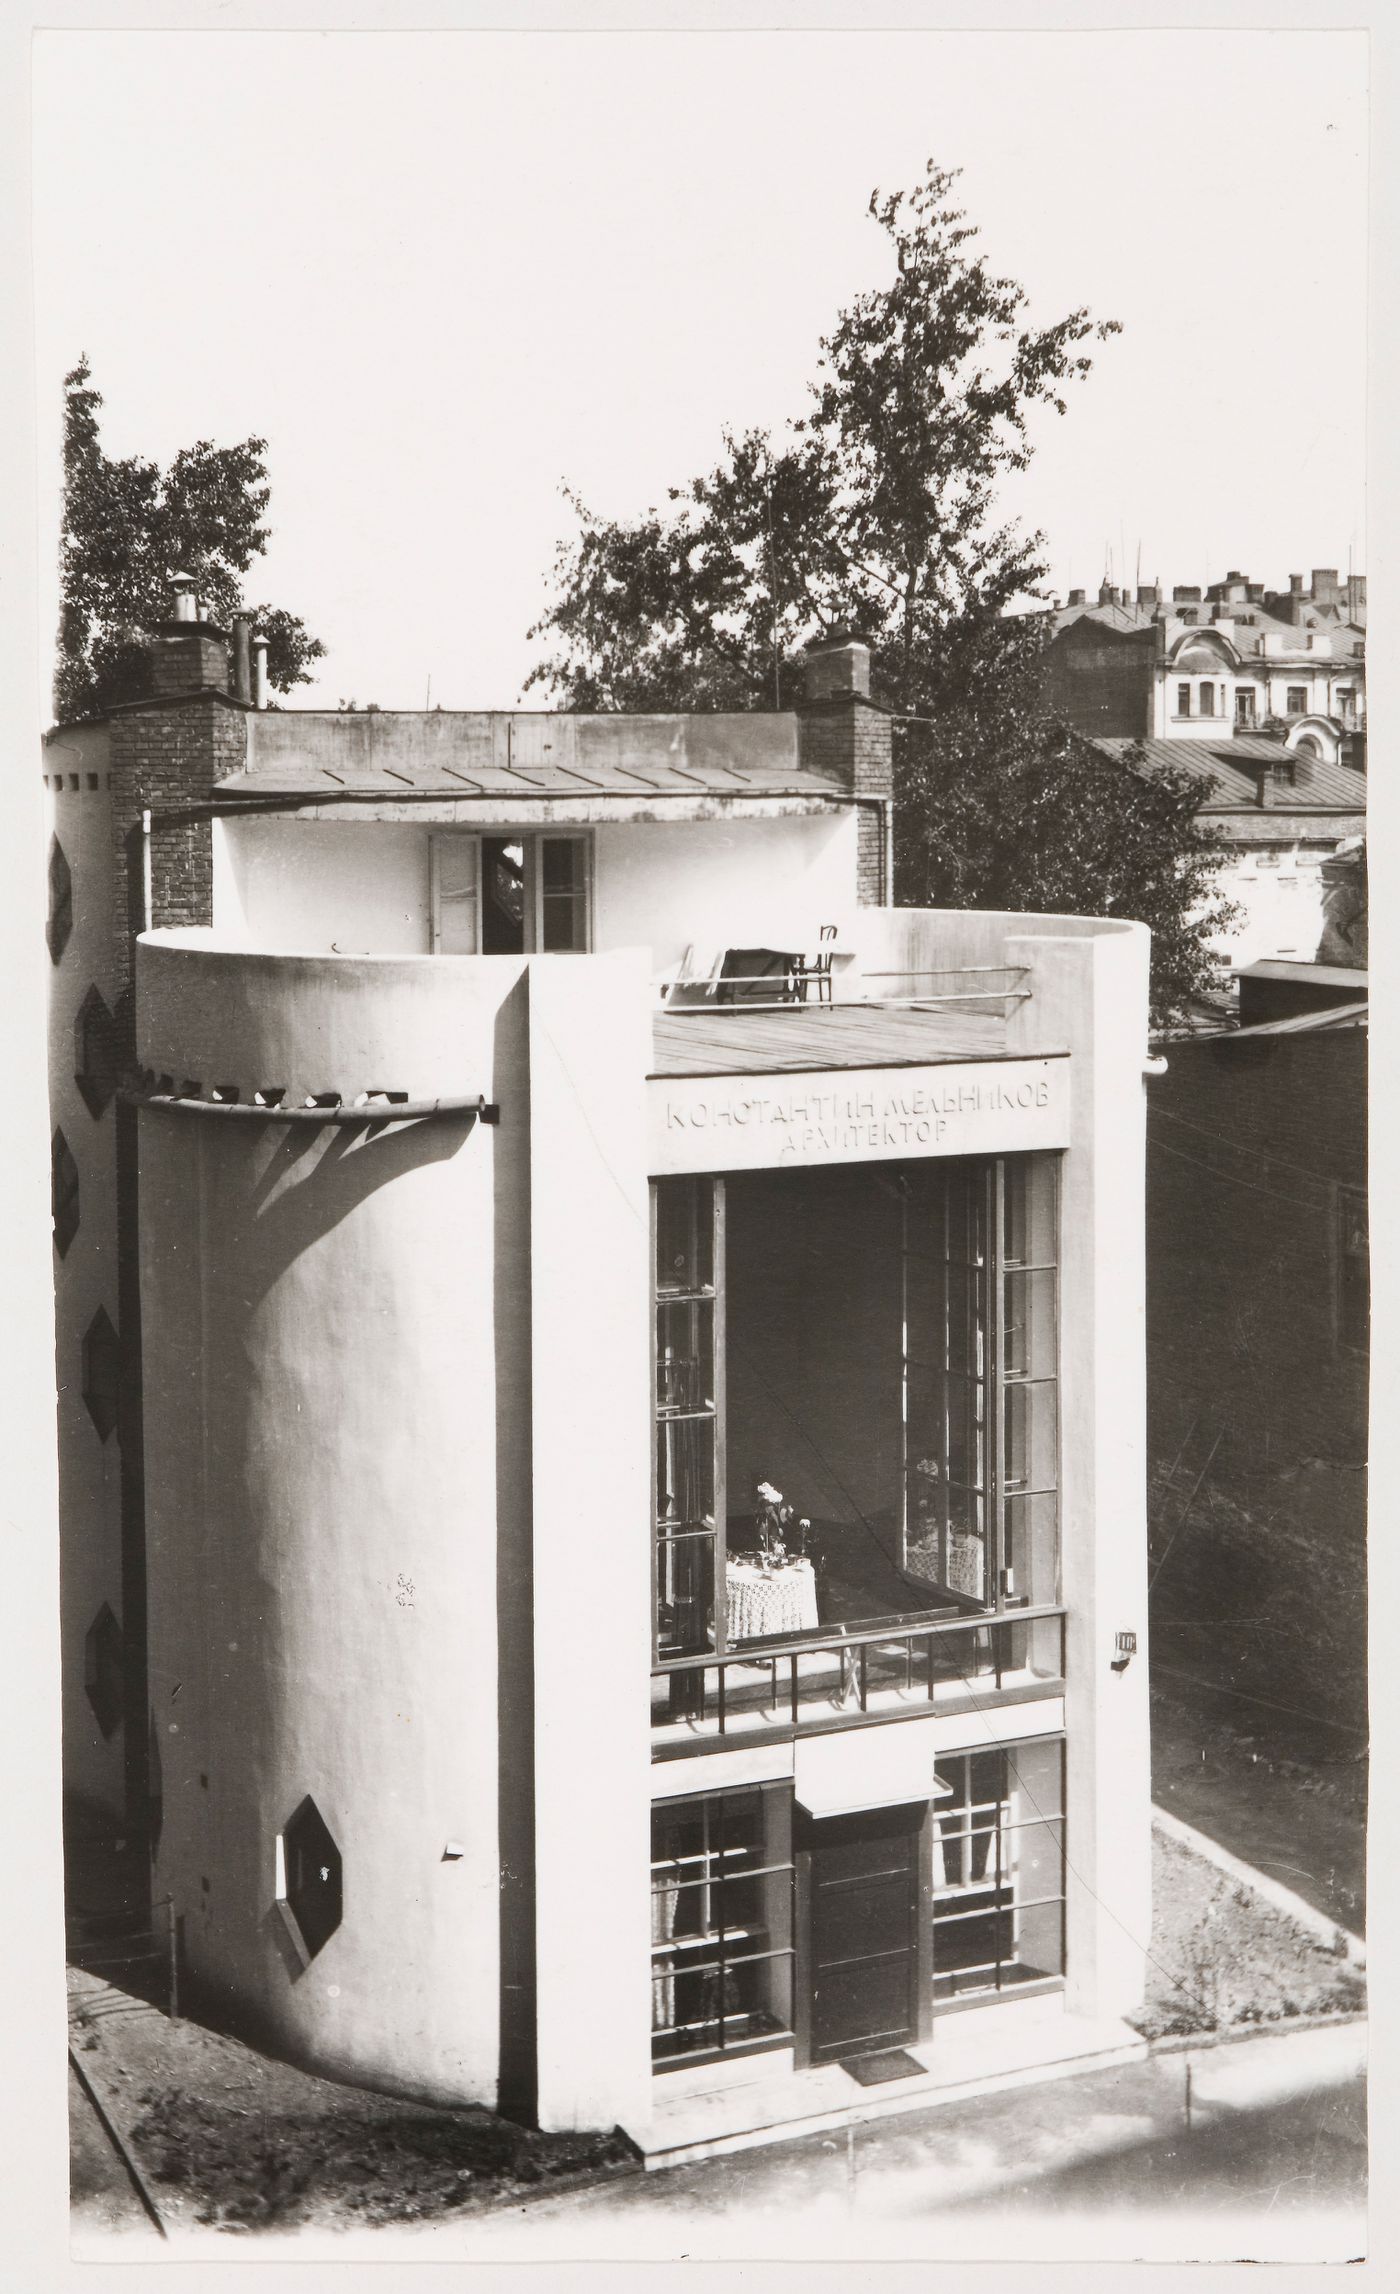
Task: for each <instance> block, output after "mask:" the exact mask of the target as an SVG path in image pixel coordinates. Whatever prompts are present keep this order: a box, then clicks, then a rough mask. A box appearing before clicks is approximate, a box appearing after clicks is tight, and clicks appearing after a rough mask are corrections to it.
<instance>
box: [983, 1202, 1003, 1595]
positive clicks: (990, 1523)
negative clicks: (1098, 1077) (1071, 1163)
mask: <svg viewBox="0 0 1400 2294" xmlns="http://www.w3.org/2000/svg"><path fill="white" fill-rule="evenodd" d="M987 1194H988V1198H989V1200H988V1229H989V1231H988V1235H987V1248H986V1251H985V1252H984V1254H983V1256H984V1261H985V1264H984V1270H983V1272H984V1278H985V1281H986V1309H985V1315H984V1322H985V1327H986V1332H987V1382H988V1388H989V1392H988V1404H989V1408H988V1420H989V1426H988V1440H989V1448H990V1453H991V1454H990V1456H989V1457H988V1460H987V1547H988V1551H987V1565H988V1572H989V1582H988V1586H987V1592H988V1594H989V1595H990V1599H989V1600H988V1603H987V1606H988V1608H991V1609H998V1610H1000V1609H1004V1608H1005V1607H1006V1523H1005V1511H1006V1498H1005V1486H1004V1485H1005V1443H1006V1393H1005V1355H1006V1336H1005V1330H1004V1327H1003V1325H1004V1322H1005V1300H1004V1295H1003V1294H1004V1291H1005V1280H1004V1276H1003V1272H1002V1266H1003V1260H1004V1257H1005V1250H1004V1244H1003V1230H1004V1226H1005V1219H1006V1166H1005V1164H1004V1163H1003V1162H1002V1160H1001V1158H1000V1157H998V1158H997V1160H996V1161H995V1162H994V1163H993V1165H992V1167H991V1169H990V1171H989V1172H988V1174H987Z"/></svg>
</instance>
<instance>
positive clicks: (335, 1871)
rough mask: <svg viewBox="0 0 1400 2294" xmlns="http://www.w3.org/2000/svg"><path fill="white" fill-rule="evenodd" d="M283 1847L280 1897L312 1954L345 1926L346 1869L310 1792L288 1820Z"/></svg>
mask: <svg viewBox="0 0 1400 2294" xmlns="http://www.w3.org/2000/svg"><path fill="white" fill-rule="evenodd" d="M279 1848H280V1854H279V1858H278V1864H279V1871H278V1882H279V1887H278V1896H279V1901H280V1902H281V1904H282V1907H283V1910H284V1911H285V1912H287V1913H289V1914H290V1915H291V1919H292V1921H293V1923H294V1924H295V1928H296V1932H297V1935H298V1936H299V1938H300V1940H301V1944H302V1947H303V1949H304V1951H305V1953H306V1957H307V1958H308V1960H311V1959H314V1958H315V1957H316V1954H317V1952H318V1951H320V1949H321V1947H322V1945H323V1944H326V1943H329V1941H330V1939H331V1937H332V1936H333V1935H334V1934H335V1931H336V1929H337V1928H338V1927H339V1926H340V1917H341V1910H342V1875H341V1862H340V1850H339V1849H338V1848H337V1846H336V1844H335V1842H334V1840H333V1839H332V1838H331V1834H330V1828H329V1826H328V1825H327V1823H326V1820H325V1817H324V1816H323V1815H322V1814H321V1811H320V1809H319V1808H318V1807H317V1806H316V1803H315V1801H314V1800H313V1799H312V1798H311V1795H310V1793H308V1794H307V1796H306V1798H305V1800H303V1801H302V1803H301V1806H300V1807H299V1808H298V1809H297V1811H296V1813H295V1815H294V1816H293V1817H292V1818H291V1820H290V1822H289V1823H288V1825H287V1829H286V1831H285V1832H284V1833H283V1835H282V1838H281V1841H280V1843H279Z"/></svg>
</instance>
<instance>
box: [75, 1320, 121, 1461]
mask: <svg viewBox="0 0 1400 2294" xmlns="http://www.w3.org/2000/svg"><path fill="white" fill-rule="evenodd" d="M121 1369H122V1342H121V1340H120V1339H119V1338H118V1336H117V1334H116V1332H115V1330H114V1329H113V1328H112V1325H111V1322H110V1320H109V1318H108V1314H107V1309H106V1307H105V1306H99V1308H98V1309H97V1312H96V1314H95V1315H94V1316H93V1318H92V1320H91V1322H90V1323H89V1324H88V1326H87V1329H86V1330H85V1331H84V1333H83V1400H84V1401H85V1402H86V1404H87V1406H88V1416H89V1417H90V1418H91V1420H92V1422H93V1424H94V1426H96V1428H97V1431H98V1433H99V1435H100V1436H101V1438H102V1440H103V1441H104V1442H105V1441H106V1439H107V1437H108V1435H109V1434H111V1433H112V1432H113V1431H114V1430H115V1428H116V1423H117V1418H118V1415H119V1412H120V1406H121Z"/></svg>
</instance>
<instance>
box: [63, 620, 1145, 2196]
mask: <svg viewBox="0 0 1400 2294" xmlns="http://www.w3.org/2000/svg"><path fill="white" fill-rule="evenodd" d="M247 657H248V649H247V644H246V630H245V631H243V632H241V633H240V634H239V637H238V641H237V643H236V645H235V649H234V658H235V670H234V685H235V688H236V689H235V690H233V691H230V690H229V667H228V654H227V648H226V646H225V644H224V641H223V639H222V637H221V636H220V634H219V633H218V632H217V631H214V630H211V629H209V628H207V627H206V626H205V625H204V624H202V623H199V622H197V621H194V622H191V621H189V620H177V621H176V622H174V623H172V624H170V625H167V627H166V628H165V629H164V630H163V632H162V633H161V635H160V638H159V640H158V643H157V648H156V677H157V697H156V698H155V699H153V700H152V701H150V702H148V703H140V704H134V705H131V706H129V707H127V708H125V709H123V710H120V711H118V712H116V713H114V714H113V715H112V716H111V718H110V719H109V720H108V721H106V722H104V723H100V724H89V725H80V726H69V727H64V728H60V729H59V730H58V731H57V732H55V733H54V734H53V735H51V736H50V738H49V740H48V742H47V744H46V752H45V775H46V780H47V782H48V785H49V788H50V791H51V794H52V801H53V807H54V823H55V826H54V839H53V845H52V849H51V866H50V895H51V898H50V952H51V955H52V957H53V962H54V968H55V970H54V1007H53V1009H54V1020H53V1026H54V1034H53V1047H54V1048H53V1065H54V1079H55V1080H54V1110H55V1124H56V1129H55V1133H54V1204H55V1239H56V1246H57V1251H58V1266H57V1285H58V1300H59V1384H60V1390H61V1410H60V1419H61V1448H62V1486H63V1512H64V1523H63V1538H64V1570H63V1604H64V1623H63V1629H64V1640H65V1649H66V1655H67V1666H68V1680H67V1687H66V1707H65V1710H66V1733H67V1758H68V1771H69V1779H70V1784H71V1786H72V1788H73V1789H74V1790H75V1791H77V1792H81V1793H83V1794H85V1795H87V1796H88V1797H89V1798H91V1799H95V1800H97V1801H100V1802H102V1803H104V1804H105V1805H106V1806H107V1807H108V1808H109V1809H111V1810H112V1811H114V1812H115V1813H117V1814H118V1815H119V1816H120V1817H121V1819H122V1821H123V1823H124V1824H125V1825H126V1826H128V1827H129V1828H130V1832H131V1836H132V1837H133V1838H136V1839H139V1840H142V1841H144V1842H145V1843H146V1844H147V1846H148V1847H149V1849H150V1852H151V1857H152V1887H153V1891H154V1894H155V1897H156V1898H157V1899H165V1898H169V1899H170V1900H171V1903H172V1907H173V1910H172V1918H173V1921H174V1924H175V1930H176V1933H177V1934H178V1936H179V1939H180V1943H179V1950H180V1970H181V1991H182V1997H185V1998H188V1999H192V2000H194V2001H196V2002H198V2003H200V2006H201V2011H202V2012H204V2013H206V2014H207V2015H209V2016H210V2017H211V2018H212V2019H215V2020H218V2021H221V2022H226V2023H229V2024H231V2025H233V2026H234V2027H236V2028H238V2029H239V2030H241V2031H244V2032H246V2033H248V2034H249V2035H254V2036H257V2037H258V2038H260V2039H261V2040H262V2041H263V2043H264V2044H266V2045H268V2046H270V2047H272V2048H274V2049H276V2050H279V2051H282V2052H284V2053H286V2054H288V2055H290V2056H293V2057H295V2058H296V2059H297V2060H299V2061H302V2062H304V2063H306V2064H309V2065H310V2066H312V2067H313V2068H316V2069H318V2070H321V2071H323V2072H325V2073H327V2074H329V2075H331V2076H335V2077H341V2078H349V2079H352V2080H357V2081H361V2082H364V2083H366V2084H368V2085H372V2086H377V2087H382V2088H386V2089H389V2090H391V2091H398V2092H402V2093H404V2094H407V2095H413V2096H417V2097H420V2098H423V2099H439V2100H443V2101H450V2102H458V2103H465V2102H478V2103H484V2104H488V2105H497V2104H499V2105H502V2106H503V2107H506V2108H509V2109H512V2110H515V2111H520V2112H527V2113H529V2114H531V2115H533V2116H534V2117H535V2118H536V2119H537V2120H538V2122H539V2123H540V2124H542V2125H544V2126H546V2127H553V2128H567V2127H586V2126H608V2125H611V2124H613V2123H615V2122H616V2123H621V2124H622V2125H624V2126H625V2127H627V2128H628V2129H629V2130H630V2131H632V2132H633V2133H634V2134H635V2135H636V2137H637V2139H638V2141H639V2142H641V2143H642V2144H643V2145H644V2147H645V2148H646V2149H647V2150H648V2153H649V2155H650V2156H652V2157H672V2158H674V2157H676V2156H678V2155H684V2153H685V2152H686V2150H687V2147H688V2146H690V2145H693V2144H695V2143H697V2142H710V2141H714V2140H718V2139H736V2138H738V2137H741V2136H743V2135H745V2134H748V2135H750V2136H752V2135H755V2134H757V2133H760V2132H761V2131H763V2130H764V2129H767V2128H771V2127H775V2126H778V2125H782V2124H787V2125H791V2124H793V2123H800V2122H801V2121H802V2120H804V2119H813V2118H823V2117H827V2116H828V2115H830V2114H832V2113H835V2114H836V2115H837V2117H838V2118H839V2117H840V2115H841V2114H842V2113H849V2112H851V2111H853V2110H858V2109H859V2108H862V2107H868V2105H866V2104H863V2103H862V2098H863V2097H864V2096H865V2087H864V2085H863V2084H862V2082H861V2080H860V2079H858V2078H857V2077H856V2076H854V2075H852V2074H850V2073H848V2072H847V2071H846V2070H845V2069H843V2068H842V2067H841V2066H842V2065H843V2064H846V2063H850V2062H852V2061H855V2060H857V2059H860V2058H864V2057H867V2056H869V2055H871V2054H874V2053H883V2054H885V2055H886V2056H888V2053H889V2051H890V2050H891V2049H893V2048H896V2047H905V2048H907V2049H908V2050H909V2051H910V2057H911V2059H910V2061H909V2062H906V2063H904V2064H902V2065H901V2064H897V2063H891V2062H889V2061H886V2062H885V2063H884V2064H883V2065H882V2066H879V2067H877V2075H884V2076H888V2074H889V2073H890V2072H891V2071H892V2070H893V2071H895V2072H899V2071H903V2072H905V2073H907V2074H908V2077H907V2079H906V2080H905V2083H904V2084H903V2086H901V2087H899V2088H893V2089H892V2088H891V2087H889V2086H886V2085H882V2086H880V2087H879V2089H878V2094H879V2097H880V2099H881V2101H882V2103H887V2102H888V2100H889V2099H890V2097H891V2096H892V2095H894V2094H896V2093H897V2094H901V2095H903V2096H904V2097H905V2098H906V2099H915V2098H917V2097H918V2096H920V2095H924V2094H927V2093H928V2092H929V2091H930V2090H933V2089H936V2088H937V2087H938V2086H939V2084H940V2083H941V2082H946V2081H947V2080H950V2079H955V2080H958V2081H962V2080H968V2079H972V2080H975V2079H977V2078H979V2077H983V2078H985V2077H990V2076H993V2075H996V2076H1001V2075H1005V2074H1007V2073H1008V2072H1011V2071H1015V2070H1016V2069H1017V2068H1030V2067H1034V2066H1035V2065H1037V2064H1042V2065H1043V2064H1045V2063H1047V2062H1050V2061H1055V2060H1063V2059H1065V2058H1067V2057H1079V2058H1085V2059H1087V2058H1088V2057H1090V2056H1093V2055H1095V2054H1098V2055H1105V2054H1107V2057H1108V2058H1109V2059H1112V2058H1113V2057H1114V2056H1115V2054H1116V2052H1117V2051H1119V2050H1121V2049H1122V2048H1123V2047H1125V2046H1129V2045H1131V2044H1134V2042H1133V2035H1132V2034H1131V2033H1130V2032H1128V2031H1127V2030H1126V2029H1125V2028H1124V2026H1123V2025H1122V2023H1121V2021H1120V2020H1119V2019H1120V2018H1121V2017H1122V2016H1123V2015H1125V2014H1126V2013H1128V2012H1129V2011H1131V2010H1132V2009H1133V2008H1134V2007H1135V2006H1136V2005H1137V2003H1138V2002H1139V2000H1140V1997H1141V1992H1142V1981H1143V1966H1144V1953H1145V1947H1146V1942H1147V1937H1148V1933H1149V1923H1150V1891H1149V1763H1148V1735H1147V1679H1146V1662H1145V1646H1144V1631H1145V1623H1146V1619H1145V1607H1146V1564H1145V1526H1144V1459H1145V1444H1144V1425H1145V1399H1144V1390H1143V1316H1144V1304H1143V1253H1144V1240H1143V1128H1144V1111H1143V1102H1144V1087H1143V1080H1142V1077H1143V1062H1144V1058H1145V1054H1146V1013H1147V934H1146V932H1145V931H1144V930H1143V929H1142V927H1140V926H1138V925H1135V924H1125V923H1120V922H1113V921H1095V920H1086V919H1082V918H1066V917H1027V916H1015V915H1012V916H1002V915H994V914H990V913H969V914H955V913H936V912H930V911H919V910H896V909H892V908H890V907H888V906H885V905H882V904H881V903H882V902H884V901H885V900H887V898H888V884H889V878H888V873H887V870H888V859H887V856H888V852H889V835H888V818H889V805H890V787H891V780H890V722H889V719H888V717H887V716H885V715H884V714H883V713H882V712H881V711H880V710H879V709H877V708H875V707H874V706H873V705H872V704H871V702H870V700H869V697H868V694H869V660H868V655H867V653H866V650H865V648H864V647H863V646H861V645H859V644H856V643H854V642H851V641H848V640H844V639H837V640H834V641H832V642H830V643H828V644H826V645H824V646H822V647H819V648H817V649H814V651H813V653H812V654H811V656H810V658H809V670H808V687H807V690H808V699H807V702H806V704H805V705H804V707H803V708H802V709H800V710H798V711H796V712H791V713H781V714H773V715H747V716H729V717H726V716H696V717H689V718H687V717H679V716H673V717H636V718H631V717H619V716H603V717H572V716H565V715H538V714H536V715H529V714H524V713H518V714H517V713H504V714H494V715H487V714H479V715H472V714H466V715H463V714H456V713H436V712H435V713H432V714H401V713H397V712H389V711H385V712H382V713H374V714H364V715H361V714H334V715H330V714H322V713H320V712H317V711H312V710H306V711H303V710H280V711H263V710H261V709H259V708H256V707H254V706H252V704H251V698H250V695H249V688H248V678H247V673H246V667H245V666H244V665H245V664H246V661H247ZM802 989H805V995H806V1000H805V1001H800V1000H795V997H796V995H797V994H798V993H800V991H801V990H802ZM762 1483H766V1484H775V1485H776V1486H777V1488H778V1489H780V1490H781V1491H782V1492H784V1493H785V1496H786V1499H787V1501H789V1502H790V1503H791V1504H792V1506H793V1507H794V1509H795V1516H800V1517H803V1518H804V1519H806V1520H808V1521H809V1522H810V1527H809V1528H806V1529H803V1530H799V1529H798V1527H797V1523H796V1519H795V1518H794V1520H793V1521H792V1522H790V1523H789V1524H788V1525H787V1528H786V1532H785V1542H786V1543H787V1544H788V1546H789V1548H791V1547H792V1546H793V1545H794V1543H796V1544H798V1545H800V1547H801V1548H803V1549H805V1550H800V1551H799V1552H798V1553H797V1554H796V1555H795V1556H794V1555H793V1554H792V1553H791V1552H790V1553H789V1557H788V1563H787V1565H786V1566H773V1567H769V1568H767V1569H765V1568H764V1567H763V1566H762V1565H761V1564H760V1562H759V1561H758V1560H756V1559H755V1558H754V1557H753V1556H754V1553H755V1550H756V1549H757V1548H759V1547H760V1546H761V1544H762V1542H763V1532H762V1530H761V1529H760V1527H759V1525H758V1521H757V1518H756V1516H757V1512H758V1510H761V1506H760V1500H759V1498H758V1496H757V1491H758V1485H760V1484H762ZM1134 1637H1136V1653H1134V1648H1133V1642H1134ZM1067 1825H1068V1827H1069V1835H1068V1837H1069V1838H1070V1839H1071V1840H1072V1842H1073V1848H1072V1853H1067V1851H1066V1826H1067ZM953 2010H962V2011H966V2012H959V2013H953V2012H951V2011H953Z"/></svg>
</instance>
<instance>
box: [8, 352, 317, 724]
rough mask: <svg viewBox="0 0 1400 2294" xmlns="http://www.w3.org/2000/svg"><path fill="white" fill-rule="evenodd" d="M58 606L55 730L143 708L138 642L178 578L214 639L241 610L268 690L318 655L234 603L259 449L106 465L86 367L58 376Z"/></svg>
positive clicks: (278, 612) (267, 618)
mask: <svg viewBox="0 0 1400 2294" xmlns="http://www.w3.org/2000/svg"><path fill="white" fill-rule="evenodd" d="M63 390H64V427H63V533H62V543H61V552H60V571H61V584H62V602H61V606H60V612H59V626H58V661H57V668H56V672H55V677H54V709H55V713H56V714H57V716H58V717H59V719H60V720H61V721H71V720H72V719H74V718H78V717H90V716H99V715H101V713H102V712H103V710H105V709H108V708H110V707H111V706H112V705H113V704H114V703H116V702H120V701H133V700H141V699H144V698H145V696H146V695H147V694H148V693H149V692H150V690H151V685H150V670H149V662H148V655H147V648H146V644H145V636H144V633H145V632H146V631H148V630H149V629H150V628H151V627H152V626H153V625H154V624H155V623H157V622H160V621H166V620H168V619H169V618H170V614H171V611H172V603H171V577H172V575H174V574H176V573H188V574H190V575H192V576H193V577H194V584H195V590H196V593H197V595H198V596H199V598H200V600H201V604H202V607H203V611H204V613H205V615H206V617H207V618H208V619H210V620H212V621H214V622H216V623H218V624H219V625H220V626H221V627H225V628H226V627H227V626H228V618H229V616H230V615H231V614H232V613H233V612H234V611H235V610H237V609H239V608H242V607H244V605H245V603H246V606H247V610H249V611H251V612H253V613H254V614H256V616H257V626H258V629H259V631H260V632H261V634H262V635H263V636H265V637H266V638H267V641H268V647H267V670H268V681H269V683H270V684H272V685H274V686H275V687H276V688H277V690H278V691H279V692H283V693H285V692H289V691H290V690H291V688H292V687H293V686H294V685H298V684H302V683H304V682H305V681H306V680H307V679H308V677H309V676H310V668H311V663H312V662H314V661H317V660H319V659H320V657H321V656H322V654H323V653H324V652H325V647H324V646H323V645H322V644H321V642H320V640H319V639H318V638H315V637H313V636H312V635H311V634H310V632H309V631H308V630H307V628H306V626H305V624H304V623H303V622H301V621H300V620H299V619H298V618H297V616H296V615H295V614H292V613H288V612H286V611H285V610H284V609H283V608H282V607H280V606H272V605H267V604H263V603H259V602H257V601H254V600H246V601H245V599H244V597H243V591H242V582H241V578H240V577H241V576H242V575H244V574H246V573H247V571H248V569H249V567H250V566H251V565H252V563H253V560H254V559H255V558H257V557H261V555H262V554H263V551H264V550H265V549H266V547H267V542H268V535H269V528H268V527H267V525H266V523H265V522H264V521H265V514H266V511H267V505H268V501H269V498H270V488H269V486H268V482H267V466H266V463H265V461H264V456H265V454H266V452H267V441H266V439H264V438H245V439H243V440H242V442H241V443H240V444H239V445H237V446H215V445H213V444H212V443H211V442H210V441H209V440H208V439H207V438H201V439H197V440H196V442H195V443H194V445H193V446H186V447H182V448H181V450H180V452H179V453H178V454H176V455H175V457H174V459H173V460H172V461H171V463H170V465H169V467H168V469H165V470H162V469H161V468H160V467H159V465H158V464H157V463H155V462H151V461H148V460H147V459H146V458H145V457H144V456H143V455H128V456H126V457H125V458H124V459H121V460H114V459H113V458H112V457H111V456H110V455H108V454H106V453H104V452H103V448H102V442H101V437H100V433H99V427H98V410H99V408H100V407H101V405H102V396H101V393H100V391H97V390H95V389H94V388H93V386H92V378H91V369H90V367H89V365H88V362H87V359H86V358H85V357H84V358H80V359H79V361H78V364H77V365H76V366H75V367H74V368H73V370H72V372H71V373H70V374H68V375H66V376H65V377H64V384H63Z"/></svg>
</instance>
